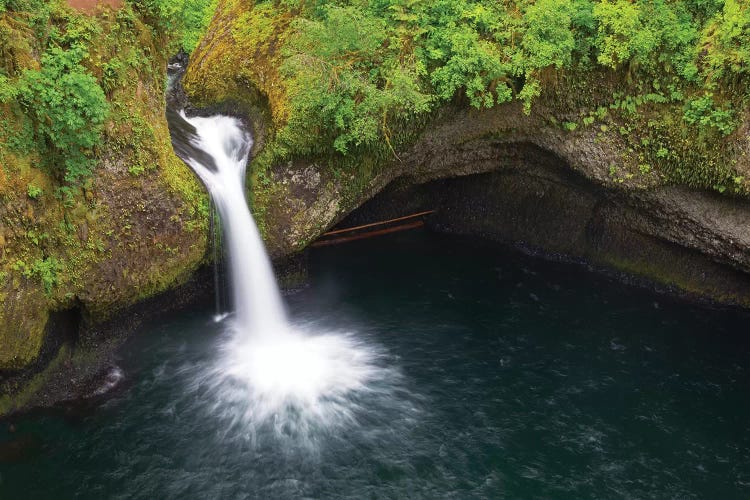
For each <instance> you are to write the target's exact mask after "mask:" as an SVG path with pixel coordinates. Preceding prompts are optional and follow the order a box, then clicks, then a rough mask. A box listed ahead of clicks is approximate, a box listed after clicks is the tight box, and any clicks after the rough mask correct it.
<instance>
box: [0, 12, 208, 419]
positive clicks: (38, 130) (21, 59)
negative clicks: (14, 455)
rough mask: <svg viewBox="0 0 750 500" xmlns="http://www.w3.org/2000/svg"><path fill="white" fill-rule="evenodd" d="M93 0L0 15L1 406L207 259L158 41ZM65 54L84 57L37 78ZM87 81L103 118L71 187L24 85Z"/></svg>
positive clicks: (149, 30)
mask: <svg viewBox="0 0 750 500" xmlns="http://www.w3.org/2000/svg"><path fill="white" fill-rule="evenodd" d="M93 3H96V2H93ZM93 3H92V2H89V3H85V2H84V3H83V4H85V5H83V7H85V9H83V10H82V11H81V10H77V9H76V8H73V7H69V6H68V5H66V4H65V3H64V2H46V3H42V5H43V7H39V8H38V9H29V10H23V9H13V8H12V7H11V8H9V10H5V11H2V12H0V40H2V42H3V44H2V48H1V49H0V70H1V71H0V76H2V81H1V82H0V83H1V84H2V85H3V86H4V90H6V93H5V96H4V98H2V99H0V109H2V119H0V163H1V164H2V165H1V167H0V302H2V304H3V307H2V309H0V414H2V413H5V412H7V411H11V410H12V409H13V408H14V407H19V406H23V405H24V404H26V403H28V402H29V401H30V400H31V399H33V398H34V397H35V396H34V393H35V392H36V391H37V390H38V389H39V388H41V387H44V386H46V385H49V383H50V381H51V380H52V379H54V378H55V376H54V375H53V374H54V371H55V370H56V369H58V368H59V367H61V366H68V367H71V366H73V365H75V364H76V363H78V362H79V361H80V362H81V363H84V362H86V360H87V358H92V356H93V357H96V355H92V354H91V353H92V352H94V351H95V350H96V348H97V345H99V344H100V343H104V342H106V341H108V340H109V338H108V336H107V335H103V333H104V332H103V329H102V328H100V325H102V324H103V323H104V322H106V321H107V320H110V319H111V318H113V317H116V314H117V313H118V312H119V311H122V310H123V309H124V308H126V307H128V306H130V305H132V304H134V303H137V302H139V301H142V300H144V299H146V298H148V297H151V296H153V295H155V294H157V293H158V292H161V291H164V290H166V289H169V288H173V287H175V286H176V285H178V284H180V283H183V282H185V281H186V280H187V279H188V278H189V277H190V276H191V274H192V273H193V272H194V271H195V270H196V268H197V267H198V265H199V264H200V263H201V261H202V259H203V256H204V254H205V249H206V239H207V237H206V233H207V219H208V218H207V214H208V201H207V197H206V196H205V194H204V192H203V189H202V188H201V186H200V185H199V183H198V182H197V181H196V180H195V179H194V178H193V175H192V173H191V172H190V171H189V169H188V168H187V167H186V166H185V165H184V164H183V163H182V162H181V161H180V160H179V159H177V157H176V156H175V155H174V154H173V152H172V148H171V143H170V138H169V131H168V128H167V123H166V119H165V116H164V106H165V102H164V89H165V88H166V65H167V57H168V56H169V54H168V51H169V50H170V49H169V44H168V40H167V39H166V38H165V35H164V33H163V32H160V30H159V29H158V26H156V25H155V24H154V23H153V20H151V19H149V18H148V16H147V15H146V14H144V13H143V12H141V11H139V10H137V9H135V8H134V7H133V5H132V4H130V3H123V2H114V3H113V2H104V3H100V4H98V5H97V6H94V5H89V4H93ZM83 7H82V8H83ZM40 23H41V24H40ZM45 23H46V24H45ZM40 25H41V26H43V27H44V28H45V29H46V30H47V31H46V32H44V31H39V29H38V27H39V26H40ZM73 53H79V54H85V55H84V56H83V59H82V60H81V61H80V63H75V64H76V66H75V67H72V66H68V67H67V68H68V69H67V70H65V73H63V75H62V76H60V77H59V78H57V79H55V78H48V79H47V80H44V79H43V78H44V77H45V76H46V73H44V71H46V70H45V67H46V68H49V67H50V66H53V62H54V60H53V56H54V57H57V56H59V57H60V58H63V57H65V56H66V55H67V54H73ZM44 58H47V59H44ZM42 59H44V60H43V61H42ZM51 61H52V62H51ZM65 64H69V63H68V62H66V63H65ZM45 65H47V66H45ZM40 68H41V69H40ZM73 74H75V75H76V78H79V79H78V80H75V81H73V80H65V82H62V80H63V79H66V78H70V75H73ZM37 75H41V77H38V76H37ZM66 75H68V76H66ZM80 75H83V76H80ZM87 75H91V77H93V79H92V78H89V77H88V76H87ZM88 81H92V82H93V83H94V84H95V85H98V86H100V87H101V88H102V89H103V91H104V92H105V96H106V105H107V107H108V110H109V112H108V115H107V118H106V121H105V122H104V123H103V126H102V128H103V130H102V132H101V136H100V137H99V139H98V143H97V144H95V145H94V146H93V147H91V148H88V149H84V151H83V154H84V155H85V158H84V159H83V160H80V161H81V162H91V163H90V164H91V165H93V168H92V173H91V174H90V175H89V176H85V177H83V178H80V179H75V180H73V181H71V176H70V175H69V174H70V170H63V165H65V166H66V167H67V166H68V165H71V164H72V163H65V162H68V161H72V160H70V158H71V157H70V155H68V156H66V151H62V150H61V149H60V148H59V147H58V146H59V145H60V144H61V141H62V139H58V140H55V139H54V137H52V138H50V137H49V135H47V136H45V135H44V134H42V130H43V126H44V124H45V122H43V121H42V122H39V121H38V120H37V121H35V119H34V118H35V117H36V116H37V115H35V113H34V108H33V103H32V102H30V98H26V97H24V91H25V89H24V85H31V84H35V85H37V84H38V85H39V86H40V88H41V89H42V90H41V91H39V92H33V93H27V94H30V95H32V96H39V98H40V99H43V96H45V95H49V96H53V97H54V96H55V95H57V93H56V92H60V93H61V94H65V93H66V92H68V94H65V95H64V99H66V100H68V101H73V102H75V99H78V98H81V97H80V96H81V95H83V96H85V95H87V94H83V93H77V89H81V88H84V85H85V84H86V83H87V82H88ZM27 82H31V84H29V83H27ZM65 83H70V86H68V87H66V86H64V84H65ZM8 89H10V90H8ZM51 99H52V98H51ZM41 102H42V103H44V102H45V101H41ZM58 104H59V103H58ZM74 111H76V110H75V109H73V110H72V111H71V114H72V116H71V117H68V118H64V119H66V120H73V119H74V118H75V113H73V112H74ZM53 119H54V117H47V118H46V120H47V122H46V123H47V124H48V123H49V122H51V121H52V120H53ZM40 123H41V124H40ZM73 123H74V122H73V121H71V122H69V124H68V125H67V126H66V127H67V128H69V129H72V128H73V127H74V125H73ZM82 126H83V127H85V126H86V124H85V123H84V124H82ZM83 130H85V128H84V129H83ZM57 153H59V156H58V155H57ZM82 164H89V163H82ZM62 172H65V173H64V174H63V173H62ZM109 330H110V331H111V330H112V329H111V328H110V329H109ZM89 361H90V359H89ZM94 364H95V363H94ZM45 370H46V371H45ZM61 378H62V377H60V376H57V379H58V380H57V381H58V382H59V379H61ZM65 380H68V379H67V378H66V379H65ZM58 385H59V384H58ZM63 385H68V386H71V385H73V384H69V383H65V384H63Z"/></svg>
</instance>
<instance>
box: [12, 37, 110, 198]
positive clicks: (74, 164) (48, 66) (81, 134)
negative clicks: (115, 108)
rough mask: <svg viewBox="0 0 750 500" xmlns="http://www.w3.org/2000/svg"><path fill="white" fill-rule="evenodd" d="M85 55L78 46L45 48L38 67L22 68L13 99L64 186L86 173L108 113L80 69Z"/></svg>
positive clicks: (92, 82) (92, 81)
mask: <svg viewBox="0 0 750 500" xmlns="http://www.w3.org/2000/svg"><path fill="white" fill-rule="evenodd" d="M86 55H87V53H86V51H85V49H83V48H82V47H81V46H79V45H75V46H73V47H71V48H70V49H67V50H66V49H62V48H60V47H51V48H50V49H49V50H48V51H47V52H46V53H45V54H44V55H43V56H42V61H41V69H39V70H27V71H26V72H25V73H24V74H23V76H22V78H21V80H20V82H19V83H18V98H19V101H20V103H21V106H22V107H23V109H24V110H25V111H26V113H27V114H28V115H30V116H31V117H32V118H33V120H34V126H35V130H36V134H37V137H38V139H39V141H41V142H42V143H43V144H44V147H45V149H46V152H47V154H46V155H45V156H44V157H45V160H46V162H47V163H48V164H49V165H50V167H51V168H52V169H53V171H56V170H59V171H60V173H61V176H62V178H63V180H65V181H66V182H68V183H70V184H76V183H78V182H80V181H81V179H84V178H86V177H88V176H89V175H90V174H91V171H92V169H93V168H94V165H95V160H94V158H93V149H94V148H95V147H96V146H97V145H98V144H99V143H100V142H101V137H102V130H103V126H104V121H105V120H106V118H107V116H108V114H109V105H108V103H107V100H106V98H105V96H104V92H103V90H102V88H101V87H100V86H99V84H98V83H97V80H96V78H94V77H93V76H92V75H91V74H90V73H89V72H88V71H87V70H86V69H85V68H84V67H83V66H82V65H81V60H82V59H83V58H84V57H86Z"/></svg>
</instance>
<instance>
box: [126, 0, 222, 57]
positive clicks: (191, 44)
mask: <svg viewBox="0 0 750 500" xmlns="http://www.w3.org/2000/svg"><path fill="white" fill-rule="evenodd" d="M217 2H218V0H142V1H139V2H134V5H135V6H136V7H138V8H139V9H142V10H144V11H145V12H146V13H148V14H149V15H151V16H152V17H154V18H155V19H156V24H157V25H158V26H160V27H161V28H162V29H163V30H164V31H166V32H167V33H168V34H170V35H171V36H172V37H175V38H176V39H177V42H178V44H179V48H181V49H182V50H184V51H185V52H186V53H188V54H190V53H191V52H192V51H193V49H195V47H196V45H198V41H199V40H200V38H201V36H203V32H204V31H205V30H206V27H207V26H208V23H209V21H210V20H211V17H212V16H213V13H214V10H216V4H217Z"/></svg>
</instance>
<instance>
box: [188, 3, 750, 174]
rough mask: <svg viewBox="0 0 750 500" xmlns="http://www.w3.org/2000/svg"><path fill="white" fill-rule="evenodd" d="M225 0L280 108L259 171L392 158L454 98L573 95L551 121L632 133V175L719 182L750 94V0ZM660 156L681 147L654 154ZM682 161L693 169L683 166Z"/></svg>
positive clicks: (248, 71)
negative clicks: (283, 163) (292, 162)
mask: <svg viewBox="0 0 750 500" xmlns="http://www.w3.org/2000/svg"><path fill="white" fill-rule="evenodd" d="M220 8H221V9H222V14H221V15H219V16H217V18H216V19H217V20H219V19H223V20H227V19H229V20H231V22H232V23H233V24H232V26H231V33H232V37H233V39H234V40H235V41H236V42H237V44H238V46H239V47H242V49H241V50H242V53H243V55H242V58H241V61H242V63H241V64H240V66H241V67H239V68H237V67H235V68H230V69H229V71H230V73H231V71H235V72H236V73H237V75H235V76H237V77H239V78H240V79H241V80H242V81H243V82H246V81H249V82H252V83H253V84H255V85H257V89H258V90H260V92H261V93H265V94H266V96H267V97H268V99H269V103H270V106H271V114H272V118H273V120H274V124H273V130H274V132H275V135H274V136H273V138H272V141H271V142H270V143H269V144H268V145H267V146H266V148H265V151H264V153H263V155H262V156H261V158H260V159H259V160H258V163H259V164H263V165H269V164H271V163H273V162H275V161H279V160H280V159H287V158H292V157H295V156H314V157H316V158H319V159H322V160H323V161H326V162H328V163H330V164H331V165H336V168H342V166H344V165H358V164H362V162H361V161H357V158H362V157H363V155H365V156H368V157H369V158H371V159H375V161H376V163H378V162H380V163H382V162H384V161H387V159H388V158H391V159H392V158H397V157H398V151H399V150H400V149H401V148H403V146H405V145H406V144H408V143H409V142H410V141H412V140H413V139H414V138H415V137H416V133H417V132H418V131H419V130H420V129H421V127H422V126H423V125H424V124H425V123H427V122H428V121H429V120H430V118H431V116H433V115H432V113H433V112H434V111H436V110H438V109H440V108H441V107H443V106H445V105H446V104H450V105H452V106H459V107H460V106H467V107H474V108H491V107H494V106H498V105H501V104H504V103H508V102H512V101H520V102H521V103H522V104H523V109H524V111H525V112H526V113H530V112H531V111H532V109H533V107H534V103H535V102H537V100H538V99H539V98H540V97H541V96H542V95H543V94H545V93H548V94H549V93H564V92H568V93H569V94H571V95H570V96H569V97H568V100H569V101H575V103H576V106H579V107H580V109H581V110H582V113H583V114H582V116H581V117H580V119H579V120H576V119H574V118H573V117H571V116H570V115H569V113H570V111H572V110H571V109H570V107H568V109H567V110H566V109H560V110H558V111H555V112H557V113H559V116H551V117H550V118H551V119H554V121H555V122H556V123H564V122H565V123H569V124H570V125H567V129H568V130H569V131H571V132H574V131H580V130H582V129H584V128H585V127H589V126H596V127H597V128H598V129H600V130H602V131H604V130H610V131H618V130H621V131H625V133H623V134H621V136H622V138H623V139H624V140H625V142H627V149H628V151H631V152H632V154H631V156H632V158H629V159H626V160H628V161H629V163H630V164H632V165H633V168H634V169H635V170H636V171H637V170H638V167H637V166H638V165H643V164H648V165H650V166H651V167H652V169H653V172H654V178H657V177H659V178H662V179H666V180H669V181H673V182H679V183H685V182H686V180H688V182H687V183H688V184H690V185H694V186H702V187H708V188H713V187H714V186H716V185H723V184H725V183H726V179H727V178H728V177H727V175H730V174H731V173H732V168H728V169H725V168H713V167H711V168H705V165H706V162H703V165H701V164H699V162H700V158H701V157H703V158H707V157H710V158H712V160H711V164H713V165H720V164H722V163H724V164H726V163H727V162H726V161H725V160H726V157H725V155H726V152H727V151H728V150H729V148H725V147H723V146H722V144H723V142H722V141H727V140H733V139H732V137H734V135H733V134H736V132H737V129H738V125H739V123H740V119H741V118H742V116H743V115H742V113H740V112H738V110H741V109H746V107H747V106H748V103H750V90H748V89H750V81H749V80H750V78H749V77H750V69H748V68H750V7H748V3H747V2H742V1H740V0H500V1H497V2H482V1H479V0H435V1H426V0H337V1H328V0H318V1H316V2H305V1H301V0H283V1H282V0H264V1H257V2H254V3H253V4H252V5H250V4H245V3H243V2H241V1H239V0H225V1H223V2H221V4H220ZM217 29H221V27H218V26H217ZM211 50H214V51H218V52H221V53H222V54H223V56H229V55H230V54H231V51H232V48H231V47H218V46H214V47H213V48H212V49H211ZM238 50H240V49H238ZM227 60H234V59H231V57H230V58H229V59H227ZM239 61H240V60H239V59H238V60H235V63H238V62H239ZM255 66H259V68H258V69H255ZM207 72H208V70H205V71H204V72H202V74H203V78H204V79H205V78H208V77H209V76H210V75H209V74H207ZM220 78H221V80H222V82H221V83H218V84H216V85H215V86H216V87H221V88H222V89H224V91H226V90H227V89H228V88H229V86H231V84H229V85H228V84H226V83H225V82H224V80H229V79H231V78H233V76H232V75H230V74H228V75H221V76H220ZM188 80H189V79H188ZM602 83H603V84H604V85H605V86H607V87H609V88H611V89H612V90H611V92H608V93H607V92H600V90H601V89H600V88H599V86H600V85H601V84H602ZM584 84H586V85H589V88H583V87H582V86H583V85H584ZM190 85H196V82H190V81H188V82H187V87H188V89H189V88H190ZM201 85H203V86H204V87H209V86H211V85H212V84H211V83H210V82H209V83H207V84H201ZM615 94H619V97H614V95H615ZM225 97H228V96H225ZM599 110H604V113H600V112H599ZM545 112H547V113H549V112H552V110H550V109H546V110H545ZM574 133H577V132H574ZM673 144H677V145H675V146H673ZM688 145H689V146H688ZM688 147H692V148H694V149H695V150H696V151H695V152H689V151H687V148H688ZM665 149H668V150H670V151H671V152H672V154H670V155H664V154H661V155H660V154H657V153H658V152H659V151H663V150H665ZM681 156H682V157H685V158H688V157H689V158H690V159H691V160H690V162H689V164H683V165H676V164H675V162H676V161H677V160H676V158H678V157H681ZM693 160H694V161H695V163H693ZM678 172H680V173H679V174H678ZM651 173H652V172H651V171H649V175H651ZM735 174H736V172H735Z"/></svg>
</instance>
